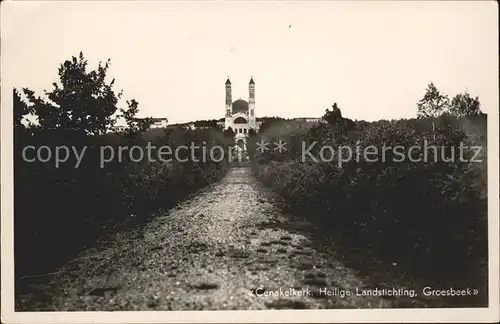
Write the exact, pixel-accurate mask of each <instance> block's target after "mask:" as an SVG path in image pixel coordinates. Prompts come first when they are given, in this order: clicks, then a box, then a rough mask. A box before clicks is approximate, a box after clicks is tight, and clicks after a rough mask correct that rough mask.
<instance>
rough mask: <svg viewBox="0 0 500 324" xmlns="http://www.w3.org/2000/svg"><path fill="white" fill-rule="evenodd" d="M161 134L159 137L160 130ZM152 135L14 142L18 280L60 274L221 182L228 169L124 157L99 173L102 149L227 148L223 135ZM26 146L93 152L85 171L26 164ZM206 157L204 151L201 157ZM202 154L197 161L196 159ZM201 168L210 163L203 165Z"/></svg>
mask: <svg viewBox="0 0 500 324" xmlns="http://www.w3.org/2000/svg"><path fill="white" fill-rule="evenodd" d="M154 132H156V133H158V130H157V129H155V130H154ZM154 132H146V133H145V134H143V136H142V137H138V138H128V137H127V136H124V135H119V134H107V135H103V136H94V137H91V136H85V137H84V138H72V137H71V136H70V134H62V133H57V132H56V131H50V132H48V131H45V132H43V133H38V134H35V135H28V134H19V133H18V134H17V135H16V139H15V159H16V162H15V170H14V177H15V194H14V198H15V238H16V240H15V255H16V275H17V276H18V277H19V276H23V275H26V274H33V273H39V272H43V271H48V270H49V269H52V268H53V267H55V266H57V265H58V264H60V263H61V262H63V261H64V260H66V259H67V258H69V257H71V256H72V255H74V254H75V253H76V252H78V251H79V250H81V249H82V248H84V247H85V246H88V245H91V244H92V243H93V242H95V240H96V239H97V238H98V237H99V236H100V235H103V234H105V233H109V232H112V231H115V230H117V229H121V228H125V227H127V226H129V225H134V224H138V223H143V222H145V221H147V220H148V218H149V217H150V215H151V214H152V213H153V212H155V211H157V210H161V209H167V208H170V207H171V206H173V205H174V204H175V203H176V202H178V201H179V200H180V199H184V198H186V197H187V196H188V195H190V194H191V193H193V192H195V191H196V190H198V189H200V188H202V187H204V186H206V185H207V184H210V183H213V182H215V181H217V180H219V179H220V178H221V177H222V176H223V175H224V174H225V173H226V172H227V169H228V165H227V163H224V162H220V163H215V162H211V161H210V160H207V161H206V162H198V163H196V162H193V161H190V162H186V163H181V162H178V161H176V160H175V159H173V161H172V162H171V163H170V162H165V163H163V162H161V161H157V162H154V161H153V162H151V161H148V160H147V159H146V160H143V161H141V162H134V161H131V160H130V158H128V157H125V158H124V159H123V160H122V161H118V159H115V160H113V161H110V162H109V163H107V164H105V165H104V167H102V168H101V167H100V162H99V159H100V149H101V147H103V146H108V145H109V146H112V147H114V149H115V151H117V150H118V147H119V146H129V147H130V146H131V145H138V146H142V147H144V148H146V146H147V143H148V142H151V143H152V144H154V145H157V146H160V145H168V146H171V147H176V146H178V145H184V144H185V145H188V146H189V143H190V142H191V141H193V142H195V143H199V144H201V143H202V141H205V142H206V143H207V147H210V146H212V145H219V146H227V145H228V141H227V139H225V138H224V137H223V135H222V132H221V131H219V130H216V129H209V130H194V131H190V130H185V129H174V130H171V129H169V130H167V131H162V132H161V133H160V134H156V135H154V136H151V134H152V133H154ZM27 145H34V146H40V145H45V146H49V147H51V148H52V149H54V148H55V147H56V146H58V145H68V146H75V147H77V148H78V149H79V150H80V149H81V148H82V147H83V146H84V145H85V146H87V147H88V149H87V151H86V153H85V156H84V158H83V159H82V163H81V165H80V166H79V167H78V168H75V167H74V165H75V164H74V162H75V161H71V160H69V161H67V162H66V163H64V164H61V166H60V167H59V168H55V166H54V164H53V163H40V162H39V163H36V162H32V163H28V162H26V161H24V160H23V158H22V156H21V152H22V148H23V147H26V146H27ZM198 151H199V150H198ZM197 154H198V153H197ZM200 161H203V160H201V159H200Z"/></svg>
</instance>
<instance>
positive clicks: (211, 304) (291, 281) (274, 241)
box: [17, 168, 419, 311]
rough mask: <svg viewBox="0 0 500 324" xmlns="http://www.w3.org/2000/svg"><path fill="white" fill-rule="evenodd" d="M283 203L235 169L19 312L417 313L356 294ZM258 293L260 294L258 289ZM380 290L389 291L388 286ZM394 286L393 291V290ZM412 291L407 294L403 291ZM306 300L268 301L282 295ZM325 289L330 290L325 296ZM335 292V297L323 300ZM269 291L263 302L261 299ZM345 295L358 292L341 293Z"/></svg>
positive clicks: (30, 296)
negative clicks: (397, 310)
mask: <svg viewBox="0 0 500 324" xmlns="http://www.w3.org/2000/svg"><path fill="white" fill-rule="evenodd" d="M280 204H282V202H281V201H280V199H279V198H278V197H276V195H274V194H273V193H271V192H270V191H269V190H267V189H266V188H264V187H263V186H262V185H261V184H260V183H258V182H257V181H256V179H255V178H254V177H253V176H252V174H251V171H250V170H249V169H248V168H234V169H232V170H231V171H230V172H229V174H228V175H227V176H226V177H225V178H224V179H223V180H221V181H220V182H219V183H216V184H213V185H211V186H209V187H207V188H205V189H204V190H202V191H200V192H199V193H198V194H197V195H195V196H194V197H192V198H191V199H189V200H187V201H185V202H183V203H182V204H179V205H178V206H176V207H175V208H173V209H172V210H170V211H169V212H168V213H166V214H163V215H159V216H158V217H156V218H155V219H154V220H153V221H151V222H150V223H149V224H148V225H147V226H146V227H145V228H144V229H143V232H139V230H136V231H129V232H126V233H121V234H118V235H116V237H115V238H114V240H113V242H112V243H110V244H109V245H108V246H105V247H101V248H100V249H91V250H87V251H85V252H84V253H82V254H81V255H79V256H78V257H77V258H76V259H74V260H73V261H71V262H69V263H68V264H66V265H65V266H64V267H63V268H62V269H61V271H60V273H59V274H57V275H55V276H54V277H53V280H51V281H50V282H48V283H45V284H43V285H41V284H39V285H34V286H33V287H32V289H31V290H30V291H29V292H26V293H24V294H22V295H21V296H20V298H19V299H18V300H17V310H30V311H35V310H52V311H53V310H59V311H61V310H62V311H70V310H98V311H99V310H102V311H110V310H196V309H214V310H221V309H239V310H244V309H283V308H295V309H305V308H372V307H375V308H379V307H394V306H398V307H402V306H406V307H411V306H412V305H414V304H415V303H419V301H418V299H416V298H410V297H399V298H382V297H378V296H368V297H366V296H356V295H354V294H355V293H356V289H358V291H360V290H363V288H367V287H368V286H369V285H370V284H369V282H368V281H366V280H361V279H360V278H359V277H358V276H357V275H356V273H355V271H353V270H351V269H348V268H346V267H345V266H344V265H343V264H342V262H340V261H339V260H338V259H337V258H336V255H335V253H334V252H332V251H326V252H319V251H317V250H316V249H315V248H314V245H312V242H311V241H310V240H309V239H308V238H307V237H306V236H305V235H304V234H302V233H301V232H300V228H301V227H303V226H304V224H303V223H300V222H298V221H292V219H293V218H291V217H289V216H288V215H284V214H283V211H282V210H281V209H280ZM257 288H259V289H257ZM379 288H381V287H379ZM388 288H391V289H392V288H393V287H392V286H391V287H388ZM397 288H403V287H397ZM280 289H281V290H282V291H292V292H293V291H294V290H291V289H295V291H304V292H306V296H284V295H281V296H275V295H273V296H269V294H270V293H271V292H273V291H279V290H280ZM321 289H323V290H321ZM324 289H329V291H330V294H331V296H328V295H327V294H325V293H321V291H324ZM256 291H257V292H258V293H264V292H265V294H267V296H260V297H259V296H256V295H255V294H252V292H253V293H255V292H256ZM341 291H344V293H345V292H347V291H350V292H351V293H352V294H353V295H351V296H345V295H344V296H343V297H342V296H341V295H342V294H341Z"/></svg>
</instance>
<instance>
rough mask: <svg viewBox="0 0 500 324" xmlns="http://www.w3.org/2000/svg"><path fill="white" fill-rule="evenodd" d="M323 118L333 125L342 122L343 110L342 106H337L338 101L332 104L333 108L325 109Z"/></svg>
mask: <svg viewBox="0 0 500 324" xmlns="http://www.w3.org/2000/svg"><path fill="white" fill-rule="evenodd" d="M322 118H323V120H324V121H326V122H327V123H328V124H330V125H332V126H337V125H339V124H340V123H341V122H342V119H343V118H342V112H341V111H340V108H339V107H338V106H337V103H334V104H333V105H332V110H328V109H326V110H325V114H324V115H323V117H322Z"/></svg>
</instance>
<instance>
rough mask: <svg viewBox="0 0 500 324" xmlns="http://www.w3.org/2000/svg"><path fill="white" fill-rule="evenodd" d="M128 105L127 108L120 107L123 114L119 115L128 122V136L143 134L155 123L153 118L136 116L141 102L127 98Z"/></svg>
mask: <svg viewBox="0 0 500 324" xmlns="http://www.w3.org/2000/svg"><path fill="white" fill-rule="evenodd" d="M127 106H128V108H127V109H123V108H120V112H121V115H119V117H123V118H124V119H125V122H126V123H127V126H128V127H127V130H126V134H127V135H128V136H134V135H138V134H142V133H143V132H145V131H146V130H148V129H149V127H151V125H152V124H153V119H152V118H150V117H148V118H136V115H137V113H138V112H139V103H138V102H137V101H136V100H135V99H132V100H130V101H128V100H127Z"/></svg>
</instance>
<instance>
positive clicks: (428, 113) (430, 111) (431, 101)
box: [417, 82, 450, 118]
mask: <svg viewBox="0 0 500 324" xmlns="http://www.w3.org/2000/svg"><path fill="white" fill-rule="evenodd" d="M449 106H450V102H449V98H448V96H447V95H445V94H443V93H441V92H440V91H439V90H438V89H437V88H436V86H435V85H434V83H433V82H431V83H429V85H428V86H427V89H426V92H425V95H424V96H423V97H422V99H420V100H419V101H418V103H417V108H418V113H417V115H418V117H419V118H424V117H437V116H440V115H442V114H443V113H446V112H447V110H448V108H449Z"/></svg>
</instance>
